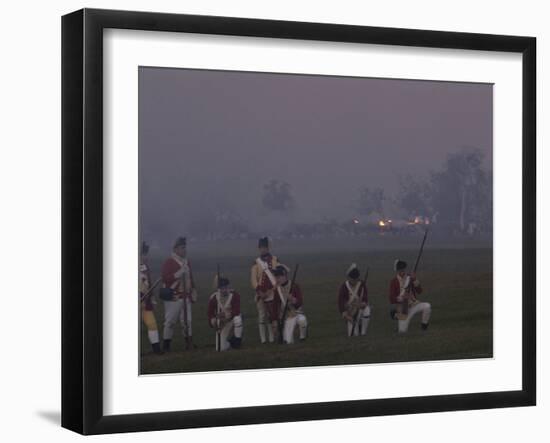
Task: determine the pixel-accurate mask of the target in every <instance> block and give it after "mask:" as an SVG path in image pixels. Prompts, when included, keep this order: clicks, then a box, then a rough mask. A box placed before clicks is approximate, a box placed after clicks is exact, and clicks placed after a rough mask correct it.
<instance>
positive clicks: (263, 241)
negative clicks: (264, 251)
mask: <svg viewBox="0 0 550 443" xmlns="http://www.w3.org/2000/svg"><path fill="white" fill-rule="evenodd" d="M258 248H269V238H268V237H262V238H260V239H259V240H258Z"/></svg>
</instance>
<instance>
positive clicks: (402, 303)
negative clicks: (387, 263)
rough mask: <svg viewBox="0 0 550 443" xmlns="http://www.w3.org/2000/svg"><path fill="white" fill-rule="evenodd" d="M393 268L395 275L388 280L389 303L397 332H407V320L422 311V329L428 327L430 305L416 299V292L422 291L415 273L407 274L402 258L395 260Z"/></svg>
mask: <svg viewBox="0 0 550 443" xmlns="http://www.w3.org/2000/svg"><path fill="white" fill-rule="evenodd" d="M394 270H395V277H394V278H392V280H391V281H390V303H391V305H392V313H394V314H393V316H394V317H395V318H396V319H397V330H398V332H407V330H408V329H409V322H410V321H411V319H412V318H413V317H414V315H415V314H416V313H417V312H421V313H422V323H421V325H422V329H423V330H426V329H428V323H429V321H430V315H431V313H432V306H431V305H430V304H429V303H426V302H423V303H421V302H419V301H418V300H417V299H416V294H421V293H422V286H420V282H419V281H418V279H417V278H416V274H415V273H414V272H412V273H411V274H407V263H406V262H404V261H402V260H395V262H394Z"/></svg>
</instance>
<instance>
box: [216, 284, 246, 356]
mask: <svg viewBox="0 0 550 443" xmlns="http://www.w3.org/2000/svg"><path fill="white" fill-rule="evenodd" d="M217 282H218V290H217V291H216V292H214V293H213V294H212V295H211V296H210V299H209V300H208V323H209V324H210V326H211V327H212V328H214V329H215V330H216V350H217V351H227V350H228V349H230V348H233V349H238V348H240V347H241V340H242V336H243V319H242V317H241V297H240V295H239V293H238V292H237V291H234V290H233V289H231V287H230V285H229V279H227V278H226V277H219V278H218V279H217Z"/></svg>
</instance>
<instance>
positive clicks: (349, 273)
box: [347, 263, 361, 280]
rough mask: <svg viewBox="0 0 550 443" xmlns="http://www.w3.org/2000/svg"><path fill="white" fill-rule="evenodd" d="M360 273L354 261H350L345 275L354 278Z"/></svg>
mask: <svg viewBox="0 0 550 443" xmlns="http://www.w3.org/2000/svg"><path fill="white" fill-rule="evenodd" d="M360 275H361V273H360V272H359V268H358V267H357V265H356V264H355V263H352V264H351V266H350V267H349V268H348V270H347V276H348V277H349V278H353V279H354V280H355V279H357V278H359V276H360Z"/></svg>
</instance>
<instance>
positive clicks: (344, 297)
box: [338, 263, 371, 337]
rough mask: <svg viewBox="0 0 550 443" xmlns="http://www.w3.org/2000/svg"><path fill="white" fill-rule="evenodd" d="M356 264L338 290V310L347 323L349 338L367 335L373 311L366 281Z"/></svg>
mask: <svg viewBox="0 0 550 443" xmlns="http://www.w3.org/2000/svg"><path fill="white" fill-rule="evenodd" d="M360 277H361V273H360V272H359V269H358V268H357V265H356V264H355V263H352V264H351V266H350V267H349V268H348V270H347V279H346V281H345V282H344V283H342V285H341V286H340V289H339V290H338V309H339V310H340V314H341V315H342V318H343V319H344V321H345V322H346V327H347V332H348V337H351V336H353V335H365V334H366V333H367V328H368V326H369V321H370V314H371V309H370V306H369V299H368V291H367V284H366V275H365V279H364V280H361V279H360Z"/></svg>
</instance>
